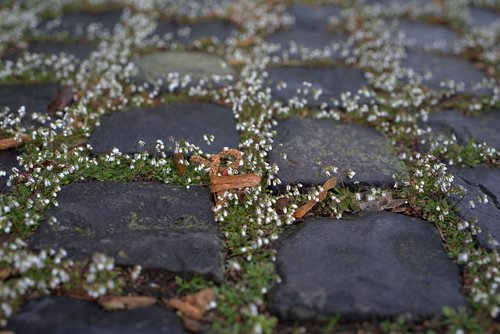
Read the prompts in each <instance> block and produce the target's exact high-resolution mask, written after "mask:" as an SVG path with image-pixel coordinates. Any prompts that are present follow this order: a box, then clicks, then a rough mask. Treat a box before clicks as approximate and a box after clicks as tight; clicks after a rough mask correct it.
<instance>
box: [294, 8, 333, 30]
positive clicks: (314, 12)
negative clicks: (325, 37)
mask: <svg viewBox="0 0 500 334" xmlns="http://www.w3.org/2000/svg"><path fill="white" fill-rule="evenodd" d="M288 13H289V14H291V15H293V16H294V17H295V26H296V27H298V28H305V29H313V30H324V29H325V28H326V27H328V24H329V21H328V20H329V18H330V17H332V16H337V17H338V16H340V8H339V7H338V6H335V5H323V6H317V5H308V4H294V5H292V6H290V7H289V8H288Z"/></svg>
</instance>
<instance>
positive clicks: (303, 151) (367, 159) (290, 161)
mask: <svg viewBox="0 0 500 334" xmlns="http://www.w3.org/2000/svg"><path fill="white" fill-rule="evenodd" d="M276 131H277V135H276V138H275V139H274V145H273V150H272V151H271V153H270V156H269V159H270V160H271V162H275V163H276V164H277V165H278V167H279V172H278V177H279V178H280V179H281V181H282V182H283V185H282V186H283V187H284V186H285V185H288V184H295V183H299V182H300V183H302V184H304V185H306V186H310V185H319V184H322V183H324V182H325V181H326V180H327V178H328V177H327V176H326V175H325V174H324V173H323V172H322V170H321V169H322V167H325V166H336V167H338V169H339V174H338V175H339V176H341V177H342V178H343V179H344V181H345V182H346V183H347V184H352V183H353V182H355V181H358V182H360V183H361V184H363V185H366V184H368V185H377V186H390V185H393V184H394V179H393V177H392V175H393V174H395V173H397V172H401V171H402V170H403V166H402V164H401V162H399V161H398V160H397V158H396V157H395V156H394V155H393V153H392V152H391V149H390V145H389V141H388V140H387V139H386V138H385V137H384V136H383V135H382V134H381V133H379V132H377V131H376V130H374V129H372V128H370V127H368V126H361V125H350V124H340V123H338V122H335V121H331V120H318V119H301V118H298V117H291V118H290V119H288V120H285V121H283V122H281V123H280V124H278V126H277V128H276ZM283 154H286V155H287V159H286V160H284V159H283V158H282V156H283ZM348 169H352V170H353V171H354V172H356V175H355V176H354V178H353V179H351V180H348V179H347V178H346V177H345V175H346V171H347V170H348Z"/></svg>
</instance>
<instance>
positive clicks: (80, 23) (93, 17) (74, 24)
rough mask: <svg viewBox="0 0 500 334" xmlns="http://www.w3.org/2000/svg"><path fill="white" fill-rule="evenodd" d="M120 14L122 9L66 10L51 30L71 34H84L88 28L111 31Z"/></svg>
mask: <svg viewBox="0 0 500 334" xmlns="http://www.w3.org/2000/svg"><path fill="white" fill-rule="evenodd" d="M121 15H122V10H109V11H102V12H90V11H82V12H68V13H65V14H63V16H62V17H61V18H60V24H59V25H57V26H55V27H54V28H53V29H51V30H52V31H54V32H67V33H68V34H69V35H72V36H85V35H87V30H88V29H89V28H91V29H95V30H97V31H100V32H103V31H107V32H109V33H112V32H113V28H114V26H115V25H116V24H117V23H118V22H119V21H120V18H121ZM42 25H43V24H42Z"/></svg>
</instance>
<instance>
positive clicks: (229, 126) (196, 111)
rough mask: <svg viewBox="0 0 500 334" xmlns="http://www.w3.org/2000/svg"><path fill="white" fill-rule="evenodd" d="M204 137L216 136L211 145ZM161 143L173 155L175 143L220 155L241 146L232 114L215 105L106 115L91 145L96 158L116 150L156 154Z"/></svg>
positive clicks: (184, 106) (172, 106)
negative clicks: (140, 142) (194, 146)
mask: <svg viewBox="0 0 500 334" xmlns="http://www.w3.org/2000/svg"><path fill="white" fill-rule="evenodd" d="M203 135H213V136H215V139H214V141H213V142H212V143H211V145H208V144H207V143H206V142H205V140H204V139H203ZM158 139H160V140H163V142H164V143H165V148H166V152H167V154H169V155H170V154H173V148H174V146H175V145H174V142H173V141H174V140H175V141H178V140H185V141H187V142H189V143H191V144H194V145H196V146H198V147H200V148H201V149H202V150H203V151H204V152H205V153H218V152H220V151H221V150H222V149H223V148H224V147H230V148H231V147H232V148H234V147H238V144H239V134H238V131H237V130H236V122H235V120H234V116H233V113H232V110H231V109H230V108H227V107H222V106H219V105H216V104H211V103H178V104H169V105H163V106H159V107H155V108H144V109H131V110H127V111H123V112H117V113H112V114H108V115H105V116H103V117H102V118H101V125H100V126H98V127H97V128H96V130H95V131H94V133H93V134H92V136H91V138H90V140H89V144H91V145H92V147H93V150H92V152H93V153H95V154H101V153H109V152H111V151H112V150H113V148H114V147H117V148H118V149H119V150H120V151H121V152H123V153H137V152H143V151H149V152H150V153H154V144H155V143H156V140H158ZM141 140H142V141H143V142H145V143H146V145H145V146H144V147H141V146H140V145H139V141H141ZM169 146H172V149H171V148H169Z"/></svg>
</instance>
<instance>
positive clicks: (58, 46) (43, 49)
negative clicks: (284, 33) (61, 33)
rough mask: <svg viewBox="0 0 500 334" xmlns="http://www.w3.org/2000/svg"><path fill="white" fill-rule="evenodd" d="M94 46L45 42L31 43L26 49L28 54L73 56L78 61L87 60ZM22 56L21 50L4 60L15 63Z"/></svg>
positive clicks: (81, 43)
mask: <svg viewBox="0 0 500 334" xmlns="http://www.w3.org/2000/svg"><path fill="white" fill-rule="evenodd" d="M96 48H97V47H96V45H95V44H92V43H90V42H61V41H45V42H32V43H30V45H29V46H28V48H27V49H26V51H27V52H30V53H43V54H45V55H59V54H61V53H65V54H67V55H73V56H74V57H76V59H78V60H84V59H87V58H88V57H89V55H90V53H91V52H93V51H95V50H96ZM22 54H23V50H20V51H17V52H15V53H13V54H10V55H9V56H7V57H5V59H6V60H12V61H16V59H17V58H18V57H20V56H21V55H22Z"/></svg>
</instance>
